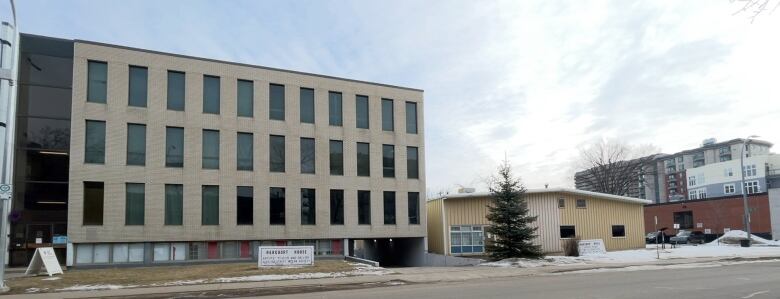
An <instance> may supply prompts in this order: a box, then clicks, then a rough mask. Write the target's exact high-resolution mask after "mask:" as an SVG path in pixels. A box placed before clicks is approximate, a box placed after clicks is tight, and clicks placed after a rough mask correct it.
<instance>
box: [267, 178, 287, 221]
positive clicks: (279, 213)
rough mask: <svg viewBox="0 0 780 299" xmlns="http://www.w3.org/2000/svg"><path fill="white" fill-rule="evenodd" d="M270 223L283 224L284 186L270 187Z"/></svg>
mask: <svg viewBox="0 0 780 299" xmlns="http://www.w3.org/2000/svg"><path fill="white" fill-rule="evenodd" d="M269 203H270V207H269V209H268V210H269V211H270V213H271V215H270V216H271V217H270V220H271V224H280V225H284V188H273V187H272V188H271V194H270V202H269Z"/></svg>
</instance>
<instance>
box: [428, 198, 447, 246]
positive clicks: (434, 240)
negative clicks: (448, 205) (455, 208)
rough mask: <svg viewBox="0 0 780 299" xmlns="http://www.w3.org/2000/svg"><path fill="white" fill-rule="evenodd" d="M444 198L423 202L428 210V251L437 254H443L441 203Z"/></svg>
mask: <svg viewBox="0 0 780 299" xmlns="http://www.w3.org/2000/svg"><path fill="white" fill-rule="evenodd" d="M443 202H444V200H442V199H437V200H432V201H429V202H427V203H426V204H425V206H426V210H427V211H428V212H427V214H428V251H429V252H434V253H438V254H444V240H443V239H442V238H444V233H443V232H442V230H443V229H444V228H443V227H442V222H441V221H442V219H441V217H442V213H441V209H442V203H443Z"/></svg>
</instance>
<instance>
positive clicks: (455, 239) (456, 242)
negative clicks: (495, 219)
mask: <svg viewBox="0 0 780 299" xmlns="http://www.w3.org/2000/svg"><path fill="white" fill-rule="evenodd" d="M482 231H483V230H482V227H481V226H473V227H472V226H451V227H450V252H451V253H453V254H472V253H483V252H484V251H485V247H484V245H485V237H484V234H483V232H482Z"/></svg>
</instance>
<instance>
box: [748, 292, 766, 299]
mask: <svg viewBox="0 0 780 299" xmlns="http://www.w3.org/2000/svg"><path fill="white" fill-rule="evenodd" d="M766 293H769V290H766V291H758V292H755V293H751V294H750V295H747V296H745V297H742V299H748V298H753V296H755V295H761V294H766Z"/></svg>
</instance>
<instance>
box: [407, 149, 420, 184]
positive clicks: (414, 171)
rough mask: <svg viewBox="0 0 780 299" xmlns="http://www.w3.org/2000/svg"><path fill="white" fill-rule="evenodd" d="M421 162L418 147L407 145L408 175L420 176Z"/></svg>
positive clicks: (415, 177) (411, 176)
mask: <svg viewBox="0 0 780 299" xmlns="http://www.w3.org/2000/svg"><path fill="white" fill-rule="evenodd" d="M419 165H420V162H419V160H418V155H417V147H414V146H407V147H406V176H407V177H408V178H410V179H419V178H420V166H419Z"/></svg>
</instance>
